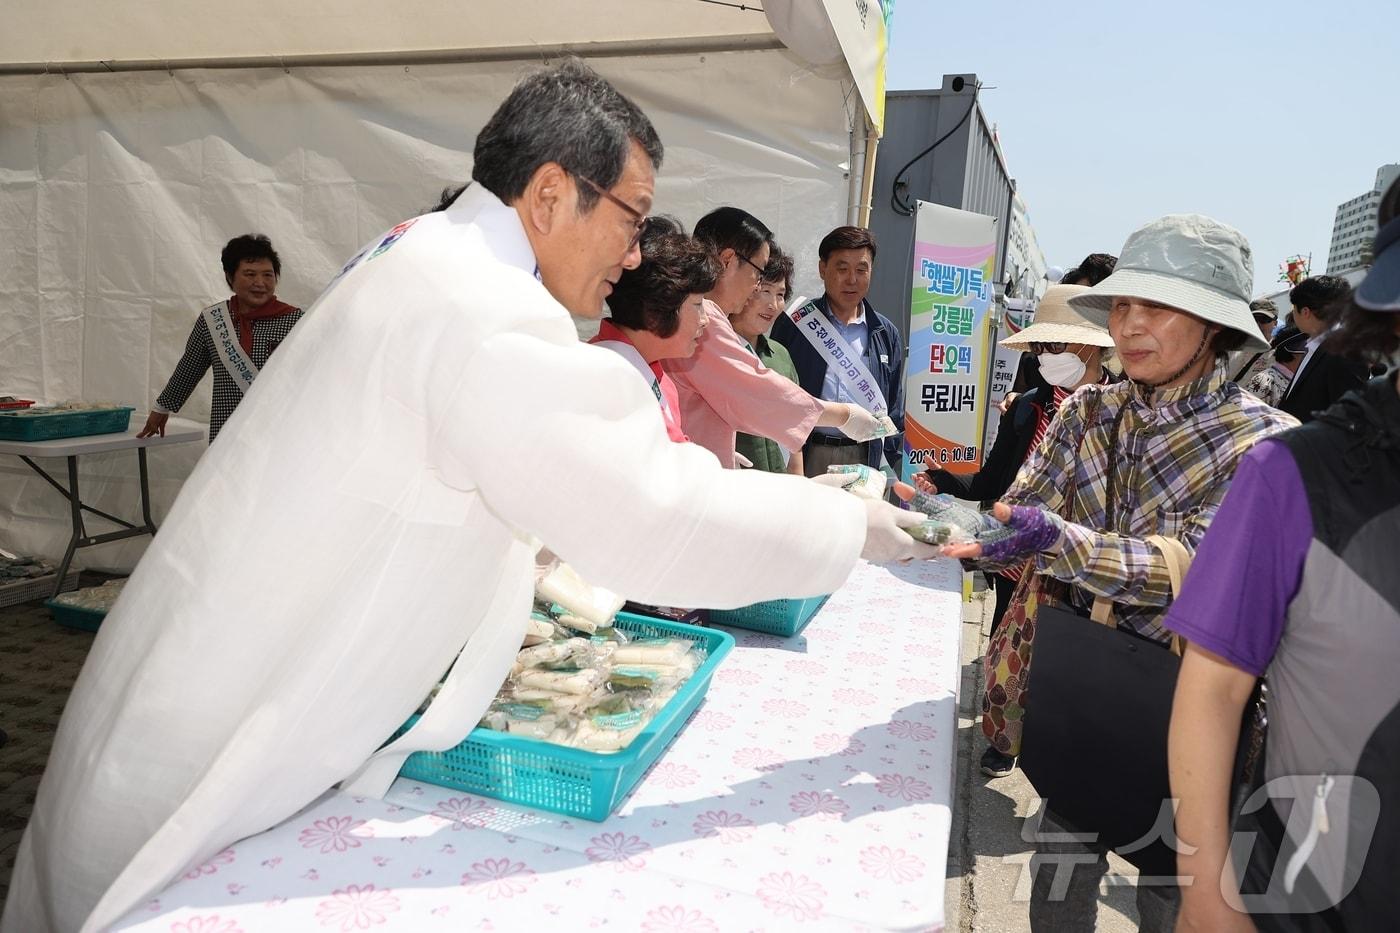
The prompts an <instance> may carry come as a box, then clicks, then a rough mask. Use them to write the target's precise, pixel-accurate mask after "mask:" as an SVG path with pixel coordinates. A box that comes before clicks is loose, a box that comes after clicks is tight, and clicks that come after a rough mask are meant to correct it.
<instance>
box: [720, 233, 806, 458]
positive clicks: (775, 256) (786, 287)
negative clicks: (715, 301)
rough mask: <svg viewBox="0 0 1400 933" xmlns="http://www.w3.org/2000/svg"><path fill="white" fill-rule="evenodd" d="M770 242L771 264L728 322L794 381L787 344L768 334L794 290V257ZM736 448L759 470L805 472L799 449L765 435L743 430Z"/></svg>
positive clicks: (765, 362) (773, 367)
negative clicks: (795, 449)
mask: <svg viewBox="0 0 1400 933" xmlns="http://www.w3.org/2000/svg"><path fill="white" fill-rule="evenodd" d="M770 246H771V250H770V252H769V256H768V264H767V265H766V266H764V267H763V276H762V278H760V279H759V283H758V288H757V290H755V291H754V293H753V294H752V295H750V296H749V300H748V301H746V302H745V303H744V307H743V309H742V310H741V311H740V312H739V313H738V314H731V315H730V316H729V323H730V324H732V325H733V326H734V332H735V333H737V334H738V335H739V336H740V337H742V338H744V340H746V341H747V342H748V345H749V349H750V350H752V351H753V353H754V355H755V356H757V357H758V358H759V360H761V361H762V362H763V365H764V366H767V367H768V368H769V369H771V370H773V371H774V372H776V373H781V374H782V375H784V376H786V377H788V378H789V379H791V380H792V381H793V382H794V383H795V382H797V369H796V368H795V367H794V366H793V365H792V357H791V356H790V355H789V354H788V351H787V347H785V346H783V345H782V344H780V343H778V342H777V341H774V340H769V339H768V337H767V336H766V334H767V332H768V328H770V327H772V326H773V321H774V319H775V318H777V316H778V315H780V314H782V313H783V309H784V308H785V307H786V306H787V299H788V295H789V294H791V292H792V268H793V263H792V257H791V256H788V255H786V254H785V253H783V252H782V251H781V250H779V249H778V247H777V245H776V244H770ZM734 449H735V450H737V451H738V452H739V454H740V456H742V457H745V458H747V459H748V460H750V461H752V463H753V467H754V469H756V470H767V471H768V472H769V473H795V474H796V475H798V476H801V475H802V451H800V450H798V451H795V452H794V453H791V454H789V453H788V452H787V451H785V450H783V448H781V447H779V446H778V445H777V443H775V442H774V441H771V440H769V439H768V438H766V437H755V436H754V435H752V434H742V433H741V434H739V435H738V437H737V438H736V440H735V443H734Z"/></svg>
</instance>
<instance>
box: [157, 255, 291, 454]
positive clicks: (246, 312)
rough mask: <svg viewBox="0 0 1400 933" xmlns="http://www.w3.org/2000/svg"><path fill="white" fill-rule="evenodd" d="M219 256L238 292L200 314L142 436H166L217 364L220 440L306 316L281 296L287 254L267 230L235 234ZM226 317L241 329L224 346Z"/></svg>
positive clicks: (213, 425)
mask: <svg viewBox="0 0 1400 933" xmlns="http://www.w3.org/2000/svg"><path fill="white" fill-rule="evenodd" d="M219 258H220V260H221V261H222V263H223V267H224V281H226V282H227V283H228V286H229V288H231V289H233V294H232V295H231V296H230V297H228V298H227V299H225V300H224V301H222V302H220V303H219V304H216V305H213V306H211V307H210V308H207V309H205V311H204V312H202V313H201V314H200V316H199V317H198V318H197V319H196V320H195V322H194V327H193V328H192V329H191V330H190V336H189V339H188V340H186V341H185V353H184V355H183V356H181V357H180V362H179V363H177V364H176V366H175V372H174V373H173V374H171V376H170V381H169V382H167V383H166V385H165V390H164V391H163V392H161V393H160V395H159V396H158V397H157V398H156V403H155V404H154V405H153V406H151V414H150V415H149V417H147V418H146V426H145V427H144V428H142V429H141V433H140V434H138V435H137V437H150V436H151V435H153V434H159V435H161V436H162V437H164V436H165V423H166V421H167V420H168V419H169V418H170V415H171V413H173V412H177V411H179V410H180V408H181V407H182V406H183V405H184V404H185V402H186V401H188V400H189V397H190V395H191V394H193V393H194V390H195V387H196V386H198V385H199V381H200V380H201V379H203V378H204V374H205V373H206V372H207V371H208V370H209V368H210V367H213V369H214V401H213V405H212V406H210V412H209V443H211V444H212V443H214V438H216V437H218V436H219V430H220V429H221V428H223V426H224V422H226V421H228V419H229V416H230V415H232V414H233V410H234V408H236V407H237V406H238V403H239V402H241V401H242V400H243V393H244V392H245V391H246V390H247V387H248V384H249V383H251V381H252V378H253V377H254V376H256V375H257V371H258V370H259V369H261V368H262V367H263V366H266V365H267V360H268V357H270V356H271V355H272V351H273V350H275V349H277V347H278V345H279V344H281V342H282V341H283V340H285V339H286V338H287V335H288V334H289V333H291V330H292V327H293V326H294V325H295V324H296V322H297V321H299V320H301V314H302V312H301V309H300V308H294V307H292V306H291V305H289V304H284V303H283V302H281V301H278V300H277V280H278V279H279V278H280V277H281V275H282V260H281V259H279V258H278V257H277V251H276V250H274V249H273V248H272V241H271V240H269V239H268V238H267V237H266V236H263V235H261V234H244V235H243V236H237V237H234V238H233V239H232V240H229V241H228V243H227V244H226V245H225V246H224V249H223V253H222V254H221V255H220V257H219ZM211 321H214V322H215V323H213V324H211V323H210V322H211ZM220 321H231V322H232V325H233V326H232V330H233V331H236V333H232V332H229V333H227V335H226V336H227V338H228V339H227V341H226V342H224V343H223V344H222V346H221V341H220V340H219V339H217V336H218V335H216V333H215V331H218V330H220V327H219V322H220ZM211 328H212V329H211ZM240 351H241V353H240ZM250 363H251V366H250V365H249V364H250ZM240 370H241V371H240Z"/></svg>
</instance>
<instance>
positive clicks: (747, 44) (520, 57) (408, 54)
mask: <svg viewBox="0 0 1400 933" xmlns="http://www.w3.org/2000/svg"><path fill="white" fill-rule="evenodd" d="M782 48H784V46H783V44H782V43H781V42H780V41H778V37H777V36H775V35H772V34H771V33H770V34H768V35H761V34H755V35H750V36H695V37H690V38H684V39H636V40H626V41H622V42H580V43H573V44H570V43H565V44H561V45H531V46H510V47H500V48H484V49H423V50H419V51H399V52H334V53H326V54H315V55H256V56H244V57H234V58H188V59H170V60H169V61H167V60H164V59H132V60H129V61H73V62H6V63H0V75H24V74H62V75H64V76H67V75H73V74H83V73H94V72H96V73H102V72H114V71H170V72H173V71H176V70H182V69H190V68H280V69H282V70H283V71H286V70H287V69H289V68H331V67H339V66H348V65H361V66H363V65H443V64H471V63H474V62H502V61H507V62H510V61H520V62H545V61H547V60H550V59H558V58H564V57H566V56H569V55H577V56H578V57H579V58H610V57H617V56H635V55H693V54H705V53H708V52H754V51H769V50H774V49H782Z"/></svg>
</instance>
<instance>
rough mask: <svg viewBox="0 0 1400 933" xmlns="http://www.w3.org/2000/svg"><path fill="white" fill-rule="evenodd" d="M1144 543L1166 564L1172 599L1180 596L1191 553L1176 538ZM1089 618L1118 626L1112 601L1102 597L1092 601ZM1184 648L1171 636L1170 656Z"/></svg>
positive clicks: (1152, 537)
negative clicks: (1156, 552)
mask: <svg viewBox="0 0 1400 933" xmlns="http://www.w3.org/2000/svg"><path fill="white" fill-rule="evenodd" d="M1146 541H1147V543H1148V544H1150V545H1152V546H1153V547H1154V548H1156V549H1157V550H1158V551H1160V552H1161V554H1162V558H1163V559H1164V560H1165V561H1166V562H1167V577H1168V579H1170V580H1171V584H1172V597H1173V598H1175V597H1177V596H1180V595H1181V584H1182V583H1183V582H1184V581H1185V580H1186V571H1187V570H1189V569H1190V568H1191V552H1190V551H1188V550H1186V545H1184V544H1182V543H1181V542H1180V541H1178V540H1177V539H1176V538H1167V537H1164V536H1163V535H1148V536H1147V538H1146ZM1089 618H1091V619H1093V620H1094V621H1095V622H1098V623H1099V624H1101V625H1107V626H1108V627H1109V628H1116V627H1117V625H1118V623H1117V622H1116V621H1115V620H1114V618H1113V601H1112V600H1109V599H1104V598H1103V597H1102V596H1100V597H1099V598H1097V599H1095V600H1094V608H1093V611H1092V612H1091V613H1090V614H1089ZM1185 647H1186V646H1185V643H1184V642H1183V641H1182V638H1181V636H1180V635H1172V640H1171V651H1172V654H1175V655H1178V656H1180V655H1181V653H1182V651H1184V650H1185Z"/></svg>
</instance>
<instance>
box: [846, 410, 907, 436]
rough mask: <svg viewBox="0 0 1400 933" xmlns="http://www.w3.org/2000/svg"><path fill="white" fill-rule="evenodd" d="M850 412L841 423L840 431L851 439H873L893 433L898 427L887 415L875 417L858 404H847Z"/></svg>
mask: <svg viewBox="0 0 1400 933" xmlns="http://www.w3.org/2000/svg"><path fill="white" fill-rule="evenodd" d="M848 407H849V408H850V409H851V413H850V415H849V416H847V418H846V422H845V423H844V424H842V425H841V428H840V430H841V433H842V434H844V435H846V436H847V437H849V438H850V439H851V440H853V441H861V442H864V441H874V440H878V439H880V438H882V437H888V436H890V435H891V434H894V433H895V432H896V431H897V430H898V429H897V428H895V426H894V422H893V421H891V420H890V416H889V415H880V416H879V417H876V416H875V415H872V414H871V413H870V412H868V411H866V410H865V409H864V408H861V407H860V406H859V405H849V406H848Z"/></svg>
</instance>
